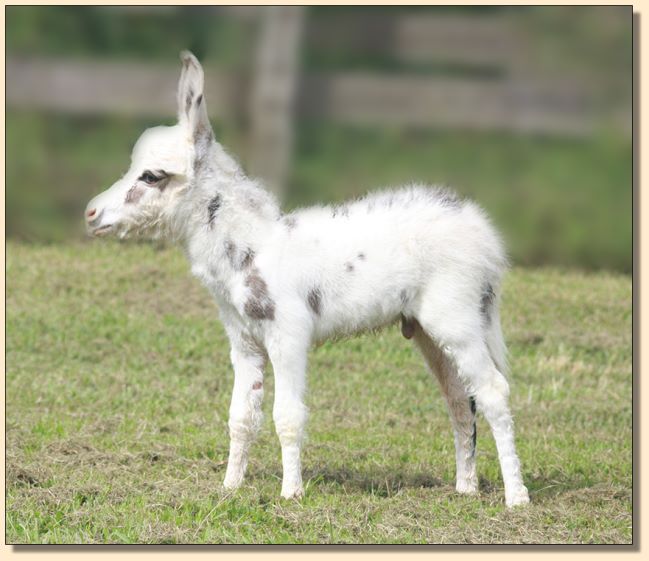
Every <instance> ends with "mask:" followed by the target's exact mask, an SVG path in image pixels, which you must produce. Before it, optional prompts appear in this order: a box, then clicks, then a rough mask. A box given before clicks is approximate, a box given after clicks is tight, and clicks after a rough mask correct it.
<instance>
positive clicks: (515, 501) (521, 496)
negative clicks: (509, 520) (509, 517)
mask: <svg viewBox="0 0 649 561" xmlns="http://www.w3.org/2000/svg"><path fill="white" fill-rule="evenodd" d="M529 502H530V496H529V494H528V492H527V487H521V488H520V489H519V490H518V491H516V492H515V493H513V494H512V495H511V496H507V497H506V498H505V503H506V504H507V506H508V507H509V508H512V507H515V506H520V505H526V504H528V503H529Z"/></svg>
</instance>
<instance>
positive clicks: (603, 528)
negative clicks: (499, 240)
mask: <svg viewBox="0 0 649 561" xmlns="http://www.w3.org/2000/svg"><path fill="white" fill-rule="evenodd" d="M6 274H7V316H6V327H7V339H6V344H7V354H6V360H7V370H6V374H7V380H6V390H7V405H6V421H7V435H6V443H7V466H6V474H7V495H6V508H7V519H6V522H7V525H6V527H7V536H6V539H7V541H8V542H9V543H13V544H22V543H113V542H121V543H224V542H227V543H333V542H346V543H467V542H470V543H626V544H628V543H630V542H631V537H632V534H631V523H632V521H631V496H632V490H631V484H632V481H631V440H632V438H631V434H632V433H631V430H632V427H631V416H632V409H631V389H632V383H631V322H632V318H631V278H630V277H629V276H624V275H618V274H608V273H597V274H584V273H579V272H569V271H561V270H556V269H539V270H525V269H514V270H513V271H512V272H511V274H510V275H509V276H508V278H507V282H506V286H505V296H504V302H503V307H504V309H503V322H504V329H505V332H506V335H507V339H508V341H509V345H510V350H511V357H510V358H511V370H512V373H511V380H512V407H513V410H514V414H515V418H516V421H517V440H518V447H519V452H520V457H521V461H522V464H523V473H524V478H525V481H526V483H527V485H528V487H529V489H530V494H531V498H532V504H531V505H530V506H529V507H527V508H520V509H514V510H508V509H506V508H505V506H504V496H503V489H502V482H501V479H500V472H499V467H498V462H497V456H496V453H495V446H494V443H493V439H492V438H491V435H490V434H488V427H487V426H486V423H485V422H484V420H483V419H481V418H480V419H479V422H478V473H479V476H480V494H479V496H478V497H473V498H468V497H462V496H458V495H457V494H456V493H455V492H454V451H453V438H452V432H451V428H450V422H449V420H448V417H447V415H446V411H445V405H444V403H443V401H442V398H441V396H440V391H439V389H438V388H437V386H436V383H435V382H434V381H433V379H432V377H431V376H430V375H429V374H428V373H427V372H426V370H425V369H424V366H423V362H422V361H421V360H420V357H419V356H418V354H417V352H416V351H415V349H414V348H413V346H412V345H411V344H410V343H409V342H408V341H406V340H405V339H403V338H402V337H401V335H400V333H399V330H398V329H397V328H396V327H393V328H390V329H388V330H386V331H384V332H382V333H380V334H379V335H373V336H363V337H360V338H357V339H351V340H347V341H341V342H338V343H336V344H331V345H329V344H326V345H324V346H322V347H320V348H318V349H316V350H314V351H313V353H312V356H311V366H310V375H309V380H310V382H309V383H310V389H311V391H310V393H309V397H308V405H309V407H310V410H311V416H310V421H309V438H308V442H307V444H306V447H305V451H304V462H303V463H304V468H305V482H306V497H305V498H304V500H303V501H302V502H293V501H284V500H281V499H279V491H280V475H281V465H280V455H279V453H280V451H279V445H278V442H277V439H276V436H275V434H274V431H273V428H272V422H271V420H270V419H271V414H270V412H271V409H272V395H273V391H272V376H268V382H267V387H268V392H267V398H266V402H265V404H264V410H265V412H266V422H265V424H264V428H263V430H262V434H261V436H260V439H259V441H258V442H257V444H256V446H255V447H254V449H253V451H252V454H251V462H250V467H249V477H248V478H247V480H246V483H245V485H244V487H243V488H242V489H240V490H239V491H238V492H236V493H235V494H224V493H222V492H221V491H220V490H219V486H220V483H221V481H222V478H223V475H224V471H225V461H226V457H227V449H228V439H227V410H228V405H229V397H230V386H231V373H230V368H229V360H228V346H227V343H226V339H225V336H224V333H223V330H222V328H221V327H220V325H219V323H218V321H217V319H216V309H215V306H214V304H213V303H212V302H211V301H210V299H209V297H208V295H207V293H206V292H205V291H204V290H203V289H202V288H201V287H200V286H199V285H198V283H197V282H196V281H195V280H193V279H192V278H190V276H189V274H188V267H187V265H186V263H185V262H184V258H183V256H182V255H181V254H180V252H178V251H176V250H169V249H156V248H154V247H151V246H148V245H125V244H119V243H116V242H110V243H85V244H82V243H79V244H69V245H60V246H56V245H52V246H28V245H21V244H17V243H12V242H10V243H9V244H8V246H7V271H6Z"/></svg>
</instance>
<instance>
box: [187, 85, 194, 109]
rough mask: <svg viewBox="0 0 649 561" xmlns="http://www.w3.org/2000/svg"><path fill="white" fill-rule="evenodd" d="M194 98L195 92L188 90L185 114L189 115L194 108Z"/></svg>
mask: <svg viewBox="0 0 649 561" xmlns="http://www.w3.org/2000/svg"><path fill="white" fill-rule="evenodd" d="M193 97H194V90H192V89H191V88H189V89H188V90H187V97H186V98H185V113H187V114H188V115H189V110H190V108H191V106H192V98H193Z"/></svg>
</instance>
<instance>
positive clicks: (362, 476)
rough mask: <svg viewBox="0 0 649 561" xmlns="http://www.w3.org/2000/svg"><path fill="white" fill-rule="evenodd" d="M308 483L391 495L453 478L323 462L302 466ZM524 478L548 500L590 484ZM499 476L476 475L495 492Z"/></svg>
mask: <svg viewBox="0 0 649 561" xmlns="http://www.w3.org/2000/svg"><path fill="white" fill-rule="evenodd" d="M305 476H306V478H305V479H306V481H308V483H307V487H311V488H313V487H316V488H317V487H320V486H329V485H332V484H335V485H339V486H340V487H342V488H343V490H346V491H357V492H362V493H366V494H369V495H375V496H382V497H391V496H393V495H395V494H397V493H398V492H400V491H402V490H408V489H433V488H437V489H439V490H448V491H449V492H452V493H455V480H454V479H442V478H440V477H435V476H434V475H432V474H430V473H427V472H408V471H405V470H398V469H397V470H394V469H387V468H383V469H373V470H370V471H362V470H358V469H345V468H340V467H335V468H334V467H329V466H324V467H321V468H318V469H311V470H305ZM525 482H526V484H527V486H528V488H529V491H530V494H532V495H533V496H534V497H535V498H536V500H547V499H549V498H554V497H557V496H560V495H563V494H566V493H574V492H579V491H583V490H586V489H591V488H593V483H592V482H589V481H588V480H587V479H586V478H566V476H565V474H560V473H556V472H549V473H547V474H539V473H535V474H533V475H532V474H528V475H527V477H526V478H525ZM500 486H501V481H500V480H492V479H488V478H486V477H480V478H479V492H480V493H484V494H491V493H498V492H499V489H500Z"/></svg>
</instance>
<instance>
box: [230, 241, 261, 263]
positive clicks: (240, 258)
mask: <svg viewBox="0 0 649 561" xmlns="http://www.w3.org/2000/svg"><path fill="white" fill-rule="evenodd" d="M225 255H226V257H227V258H228V261H229V262H230V265H231V266H232V268H233V269H234V270H235V271H243V270H244V269H248V268H250V267H251V266H252V263H253V261H254V260H255V251H254V250H253V249H252V248H250V247H247V248H246V249H244V250H243V251H239V248H238V247H237V246H236V245H235V243H234V242H233V241H232V240H226V242H225Z"/></svg>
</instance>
